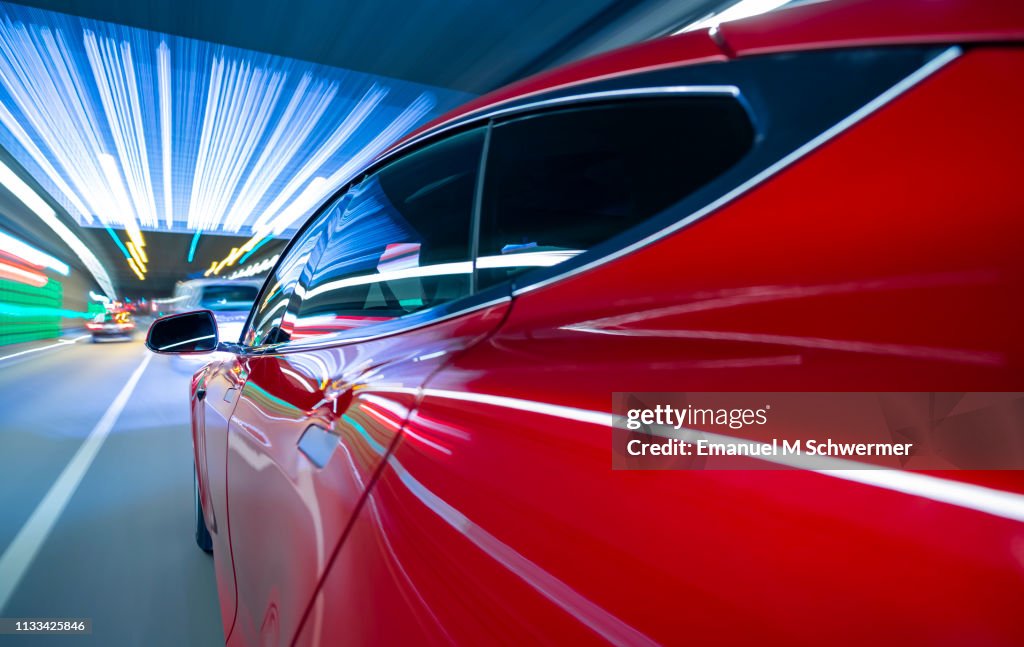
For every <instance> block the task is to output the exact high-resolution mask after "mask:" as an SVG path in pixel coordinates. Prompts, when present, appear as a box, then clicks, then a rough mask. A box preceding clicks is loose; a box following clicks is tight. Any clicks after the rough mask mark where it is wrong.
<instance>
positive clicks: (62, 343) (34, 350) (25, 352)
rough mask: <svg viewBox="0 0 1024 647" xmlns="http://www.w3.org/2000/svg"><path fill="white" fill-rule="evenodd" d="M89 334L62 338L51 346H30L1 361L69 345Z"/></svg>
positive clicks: (0, 359)
mask: <svg viewBox="0 0 1024 647" xmlns="http://www.w3.org/2000/svg"><path fill="white" fill-rule="evenodd" d="M89 336H90V335H82V336H81V337H75V338H74V339H61V340H60V341H58V342H57V343H56V344H50V345H49V346H40V347H39V348H30V349H28V350H23V351H21V352H20V353H11V354H10V355H4V356H3V357H0V362H2V361H4V360H5V359H11V358H12V357H20V356H22V355H28V354H29V353H38V352H39V351H41V350H46V349H48V348H57V347H58V346H69V345H71V344H74V343H75V342H77V341H79V340H82V339H85V338H86V337H89Z"/></svg>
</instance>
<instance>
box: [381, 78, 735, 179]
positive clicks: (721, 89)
mask: <svg viewBox="0 0 1024 647" xmlns="http://www.w3.org/2000/svg"><path fill="white" fill-rule="evenodd" d="M665 95H669V96H672V95H688V96H698V97H702V96H703V97H716V96H718V97H721V96H728V97H734V98H739V97H740V89H739V88H738V87H736V86H735V85H661V86H650V87H643V88H624V89H620V90H600V91H596V92H581V93H579V94H569V95H565V96H559V97H551V98H549V99H541V100H539V101H531V102H530V103H523V104H519V105H515V106H509V107H507V108H498V107H493V106H492V107H491V108H490V109H488V108H481V109H480V111H479V112H477V113H473V112H471V113H469V114H467V115H463V116H461V117H456V118H455V119H453V120H451V121H449V122H446V123H444V124H440V125H438V126H436V127H435V128H433V129H431V130H429V131H427V132H425V133H423V134H421V135H417V136H416V137H414V138H413V139H410V140H409V141H407V142H405V143H404V144H400V145H399V146H398V147H397V148H395V149H393V150H391V151H389V152H388V153H387V154H385V156H384V157H382V158H381V159H380V160H377V161H376V162H374V163H373V166H377V165H378V164H380V163H382V162H384V161H385V160H388V159H390V158H391V156H393V155H396V154H398V153H401V152H403V151H404V150H406V149H407V148H409V147H411V146H417V145H419V144H421V143H423V142H425V141H426V140H428V139H432V138H433V137H436V136H438V135H441V134H443V133H446V132H448V131H449V130H453V129H455V128H463V127H465V126H469V125H472V124H474V123H476V122H478V121H489V120H492V119H498V118H501V117H507V116H510V115H516V114H519V113H524V112H531V111H534V110H538V109H544V108H553V107H563V106H571V105H575V104H579V103H594V102H598V101H606V100H608V99H643V98H650V97H661V96H665Z"/></svg>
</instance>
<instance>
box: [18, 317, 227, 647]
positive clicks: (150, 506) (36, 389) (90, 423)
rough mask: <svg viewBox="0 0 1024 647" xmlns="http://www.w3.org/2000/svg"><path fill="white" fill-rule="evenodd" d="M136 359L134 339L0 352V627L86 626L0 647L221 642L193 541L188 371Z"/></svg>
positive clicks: (165, 361) (170, 362)
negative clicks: (6, 622)
mask: <svg viewBox="0 0 1024 647" xmlns="http://www.w3.org/2000/svg"><path fill="white" fill-rule="evenodd" d="M139 336H140V337H141V334H140V335H139ZM25 351H29V352H25ZM148 354H149V353H148V351H146V350H145V348H144V346H143V345H142V343H141V341H139V340H136V341H134V342H130V343H111V342H104V343H99V344H93V343H90V342H89V339H88V338H81V339H78V340H77V342H75V343H70V340H64V341H63V342H55V341H52V340H51V341H47V342H39V343H37V344H32V345H28V346H24V345H23V346H17V347H14V346H6V347H0V618H17V617H32V618H91V619H92V634H91V635H89V636H77V637H71V636H47V637H43V636H31V637H28V636H14V635H0V646H2V645H5V644H26V645H50V644H60V645H62V646H67V645H93V644H95V645H218V644H223V632H222V629H221V622H220V613H219V610H218V607H217V590H216V583H215V581H214V574H213V562H212V558H211V557H210V556H209V555H207V554H205V553H203V552H201V551H200V550H199V549H198V548H197V547H196V545H195V542H194V540H193V536H192V532H193V519H194V517H193V508H192V505H193V504H192V453H191V452H192V443H191V439H190V436H189V430H188V408H187V393H188V384H189V376H190V375H191V373H192V371H194V370H195V369H196V368H197V367H198V365H196V364H186V363H184V362H183V361H182V360H180V359H177V358H168V357H163V356H151V357H150V358H149V359H148V361H147V360H146V357H147V355H148ZM55 484H56V485H55Z"/></svg>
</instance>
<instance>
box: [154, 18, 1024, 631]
mask: <svg viewBox="0 0 1024 647" xmlns="http://www.w3.org/2000/svg"><path fill="white" fill-rule="evenodd" d="M1022 41H1024V3H1019V2H1018V3H1014V2H994V1H988V0H985V1H981V0H945V1H943V2H933V1H928V0H834V1H831V2H799V3H793V6H792V7H791V8H789V9H783V10H781V11H779V12H777V13H775V14H768V15H766V16H764V17H762V18H758V19H753V20H749V21H738V22H736V23H724V24H722V25H721V26H720V27H718V28H715V29H712V30H696V31H690V32H686V33H682V34H680V35H678V36H673V37H669V38H664V39H657V40H652V41H649V42H645V43H641V44H638V45H635V46H632V47H629V48H626V49H624V50H621V51H617V52H611V53H608V54H603V55H601V56H599V57H597V58H594V59H589V60H586V61H581V62H578V63H574V64H572V65H570V66H568V67H564V68H560V69H555V70H551V71H549V72H545V73H543V74H542V75H540V76H538V77H534V78H531V79H526V80H524V81H520V82H518V83H516V84H515V85H513V86H510V87H509V88H505V89H502V90H498V91H496V92H495V93H493V94H491V95H487V96H484V97H481V98H479V99H476V100H474V101H473V102H471V103H470V104H468V105H467V106H465V107H464V108H463V109H461V110H460V111H458V112H456V113H454V114H451V115H448V116H446V117H443V118H442V119H440V120H438V121H437V122H434V123H433V124H430V125H428V126H426V127H425V128H424V129H422V130H420V131H418V132H417V133H414V134H413V135H411V136H410V137H409V138H408V139H406V140H405V141H403V142H402V143H399V144H398V145H396V146H394V147H393V148H392V149H391V150H389V151H387V152H385V153H384V154H383V155H382V156H381V157H380V158H379V159H377V160H375V161H374V162H373V163H372V164H370V165H369V166H367V167H365V168H361V169H358V171H357V172H355V173H353V175H352V178H351V180H350V181H349V182H348V183H346V184H345V185H344V186H340V187H339V191H338V193H337V194H336V195H335V196H334V197H332V198H331V199H330V200H329V201H327V202H326V203H325V204H324V205H323V206H322V208H320V209H319V210H318V211H317V213H316V214H314V216H313V217H312V218H311V219H310V221H309V222H308V223H306V224H305V226H304V227H302V228H301V229H300V231H299V232H298V233H297V235H296V236H295V238H294V239H293V240H292V242H291V243H290V246H289V247H288V248H287V249H286V250H285V251H284V252H283V253H282V255H281V259H280V261H279V262H278V264H277V266H276V268H275V269H274V270H273V271H272V272H271V275H270V278H269V279H268V280H267V283H266V286H265V287H264V288H263V291H262V293H261V295H260V296H259V298H258V299H257V300H256V303H255V306H254V308H253V310H252V313H251V315H250V316H249V320H248V323H247V324H246V326H245V330H244V332H243V335H242V337H241V342H240V343H237V342H236V343H231V344H221V345H220V346H219V348H220V349H221V351H222V353H221V354H222V355H225V356H226V357H223V358H219V359H218V360H216V361H213V362H211V363H209V364H208V365H207V366H205V367H204V368H203V369H202V370H200V371H199V372H198V373H196V374H195V376H194V377H193V380H192V385H191V398H190V402H189V406H190V408H191V416H192V433H193V442H194V449H195V454H194V459H195V466H196V475H197V479H196V483H197V489H196V493H195V503H196V510H195V512H196V515H195V518H196V522H197V524H196V534H197V540H198V542H199V543H200V545H201V546H203V547H204V548H206V549H210V548H211V546H212V550H213V554H214V569H215V571H216V576H217V584H218V590H219V594H220V605H221V611H222V616H221V617H222V620H223V627H224V632H225V637H226V638H227V641H228V644H230V645H296V646H308V645H319V644H322V645H335V644H345V645H364V644H374V645H435V644H446V645H454V644H461V645H481V644H492V643H499V642H500V643H503V644H579V645H590V644H595V643H611V644H616V645H655V644H688V643H695V644H699V645H700V644H723V645H725V644H728V645H746V644H769V645H808V644H818V643H822V642H826V643H829V644H844V645H845V644H849V645H864V644H878V643H884V644H889V643H895V642H897V641H899V642H904V643H906V642H911V643H915V644H917V643H920V644H986V645H1021V644H1024V622H1022V613H1021V612H1022V609H1024V524H1022V521H1024V472H1011V471H1006V472H1002V473H998V474H997V473H982V472H968V471H961V472H957V473H938V474H920V473H910V472H900V471H887V470H870V469H861V468H859V467H858V469H846V470H840V471H831V472H826V471H817V470H813V469H806V468H804V467H801V466H792V468H791V469H759V468H762V467H771V465H768V464H765V463H759V462H757V460H754V459H751V460H750V462H749V463H746V465H748V466H749V469H736V470H710V469H709V470H702V469H688V470H683V469H679V470H651V471H640V470H633V471H627V470H613V469H612V457H613V454H612V447H611V439H612V431H611V429H610V428H609V423H610V421H611V415H610V413H609V412H610V409H611V403H612V394H613V393H617V392H659V393H660V392H677V393H685V394H688V395H689V394H692V393H696V394H699V393H701V392H721V391H743V392H749V391H758V392H765V391H795V392H806V391H816V392H817V391H826V392H827V391H842V392H848V391H858V392H877V391H913V392H919V391H927V392H954V393H955V394H958V393H962V392H971V391H1013V392H1017V391H1022V390H1024V335H1022V334H1021V331H1022V330H1024V316H1022V315H1024V311H1022V308H1021V307H1020V296H1021V294H1024V257H1022V256H1021V253H1020V248H1021V241H1022V240H1024V217H1022V214H1024V192H1021V191H1020V184H1021V175H1022V169H1024V166H1022V151H1024V128H1022V125H1021V124H1022V122H1024V118H1022V115H1024V84H1022V83H1021V82H1020V81H1021V79H1024V46H1022V45H1024V42H1022ZM1014 79H1016V81H1015V80H1014ZM207 303H208V304H209V300H208V301H207ZM214 305H216V304H214ZM214 331H215V328H214V322H213V321H212V320H211V319H210V314H209V313H207V312H197V313H191V314H189V313H183V314H179V315H176V316H175V317H174V318H167V319H161V320H159V321H157V322H156V323H154V324H153V327H152V328H151V329H150V339H149V340H148V341H147V344H148V345H149V347H150V348H151V349H153V350H156V351H158V352H169V353H178V352H196V353H198V352H200V351H209V350H211V349H213V348H216V347H217V345H216V344H217V339H216V335H215V334H214ZM228 341H235V340H228ZM935 401H936V404H935V405H934V406H935V408H936V410H938V408H939V405H938V404H937V402H938V399H936V400H935ZM936 415H939V414H938V413H937V414H936ZM936 424H937V423H936ZM904 431H907V432H908V433H918V432H919V431H921V433H925V432H924V431H923V430H918V429H916V428H912V429H911V430H904ZM780 433H781V432H780ZM894 433H895V432H894ZM979 434H981V435H982V436H984V430H981V429H979ZM783 435H784V434H783ZM854 465H856V464H854Z"/></svg>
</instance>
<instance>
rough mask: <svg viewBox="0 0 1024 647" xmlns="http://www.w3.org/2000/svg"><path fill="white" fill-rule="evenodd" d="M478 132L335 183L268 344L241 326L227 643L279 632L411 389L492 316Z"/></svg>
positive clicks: (305, 598) (490, 323)
mask: <svg viewBox="0 0 1024 647" xmlns="http://www.w3.org/2000/svg"><path fill="white" fill-rule="evenodd" d="M485 136H486V131H485V129H477V130H473V131H469V132H465V133H461V134H456V135H453V136H449V137H448V138H446V139H445V140H444V141H441V142H437V143H434V144H431V145H429V146H426V147H424V148H421V149H419V150H416V151H413V152H411V153H408V154H406V155H404V156H403V157H402V158H401V159H398V160H396V161H394V162H391V163H388V164H387V165H385V166H383V167H382V168H380V169H379V170H377V171H375V172H374V173H372V174H370V175H369V176H368V177H366V178H365V179H364V180H363V181H361V182H359V183H358V184H356V185H354V186H353V187H351V188H349V189H348V190H347V192H345V194H344V195H342V196H341V197H340V198H339V199H338V200H337V203H336V206H335V207H334V208H332V209H331V210H330V212H329V213H328V214H327V215H326V216H325V217H323V222H324V227H325V231H326V238H325V239H324V240H325V244H324V245H323V249H322V251H321V252H320V253H319V254H315V255H314V257H313V258H311V260H310V262H309V263H308V264H307V267H306V270H305V271H304V273H302V274H301V276H300V279H299V281H298V285H297V286H296V289H295V290H294V294H293V296H292V298H291V299H290V300H289V303H288V304H287V305H286V306H282V307H281V310H280V312H282V313H283V314H282V317H281V320H280V323H279V324H278V325H277V327H276V329H273V330H271V329H267V331H266V332H265V333H261V334H264V335H265V336H266V338H267V339H268V340H269V343H266V344H261V343H260V340H259V337H260V334H256V335H254V340H253V347H252V348H251V349H250V350H249V352H247V353H245V355H244V356H243V358H242V359H241V365H242V370H243V372H244V373H245V374H246V375H247V380H246V383H245V385H244V387H243V389H242V391H241V394H240V397H239V402H238V405H237V408H236V409H235V412H234V416H233V418H232V421H231V425H230V431H229V439H228V456H227V466H228V467H227V471H228V490H229V492H230V503H231V505H230V524H231V536H232V551H233V557H234V564H235V577H236V581H237V586H238V591H239V604H238V617H237V621H236V625H235V630H234V634H233V636H232V640H233V641H235V640H237V641H239V642H240V643H244V644H256V643H260V644H281V643H288V642H290V641H291V640H292V638H293V636H294V634H295V631H296V630H297V628H298V627H299V624H300V622H301V621H302V618H303V616H304V614H305V612H306V610H307V608H308V605H309V601H310V600H311V598H312V595H313V593H314V591H315V590H316V587H317V585H318V583H319V581H320V578H321V577H322V575H323V573H324V572H325V570H326V568H327V566H328V564H329V563H330V561H331V559H332V556H333V554H334V550H335V549H336V547H337V545H338V544H339V541H340V539H341V537H342V536H343V534H344V533H345V530H346V528H347V527H348V524H349V522H350V521H351V519H352V516H353V514H354V512H355V510H356V509H357V508H358V506H359V504H360V502H361V500H362V497H363V495H364V493H365V492H366V490H367V488H368V487H369V485H370V483H371V482H372V480H373V479H374V478H375V476H376V473H377V471H378V469H379V467H380V465H381V463H382V461H383V460H384V456H385V455H386V453H387V451H388V450H389V448H390V447H391V445H392V443H393V441H394V439H395V438H396V435H397V433H398V431H399V430H400V429H401V427H402V425H403V424H404V422H405V419H406V418H407V417H408V415H409V412H410V411H411V409H412V407H413V405H414V404H415V401H416V397H417V394H418V390H419V388H420V386H421V385H422V384H423V382H424V381H425V380H426V379H427V378H428V377H429V375H430V374H432V373H433V372H434V371H435V370H437V368H438V367H439V366H440V365H441V364H442V363H443V362H445V361H446V360H447V359H448V357H450V355H451V354H452V353H455V352H458V351H459V350H461V349H464V348H466V347H468V346H470V345H472V344H473V343H475V342H476V341H478V340H479V339H480V338H482V337H483V336H484V335H486V334H487V333H488V332H489V331H490V330H492V329H493V328H494V327H496V326H497V324H498V323H499V322H500V321H501V319H502V317H503V314H504V310H505V308H506V307H507V299H505V300H501V299H499V300H498V302H496V303H490V302H489V301H488V297H487V295H474V294H473V285H472V261H471V252H472V248H471V245H470V238H471V222H472V213H473V210H474V195H475V191H476V186H477V173H478V170H479V166H480V155H481V153H482V149H483V142H484V139H485ZM467 311H471V312H470V313H468V314H467ZM457 314H462V316H454V315H457ZM323 612H324V610H323V609H322V608H318V609H314V610H313V613H314V614H317V613H323Z"/></svg>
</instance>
